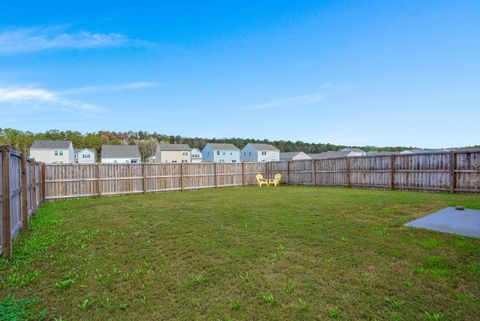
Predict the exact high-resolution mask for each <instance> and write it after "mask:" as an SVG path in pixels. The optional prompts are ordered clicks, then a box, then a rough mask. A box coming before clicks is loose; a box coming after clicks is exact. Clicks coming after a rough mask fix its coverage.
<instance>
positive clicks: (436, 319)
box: [425, 311, 444, 321]
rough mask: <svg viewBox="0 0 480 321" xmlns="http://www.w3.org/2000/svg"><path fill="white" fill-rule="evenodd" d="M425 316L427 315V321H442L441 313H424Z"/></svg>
mask: <svg viewBox="0 0 480 321" xmlns="http://www.w3.org/2000/svg"><path fill="white" fill-rule="evenodd" d="M425 314H426V315H427V318H428V320H430V321H440V320H443V317H444V316H443V313H429V312H427V311H425Z"/></svg>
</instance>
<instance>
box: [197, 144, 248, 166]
mask: <svg viewBox="0 0 480 321" xmlns="http://www.w3.org/2000/svg"><path fill="white" fill-rule="evenodd" d="M202 159H203V161H204V162H214V163H239V162H240V150H239V149H238V147H237V146H235V145H233V144H216V143H208V144H206V145H205V147H204V148H203V150H202Z"/></svg>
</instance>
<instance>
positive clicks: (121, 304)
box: [118, 303, 128, 311]
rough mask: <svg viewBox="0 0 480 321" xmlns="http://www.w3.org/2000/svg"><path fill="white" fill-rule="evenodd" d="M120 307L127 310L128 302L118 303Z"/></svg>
mask: <svg viewBox="0 0 480 321" xmlns="http://www.w3.org/2000/svg"><path fill="white" fill-rule="evenodd" d="M118 308H119V309H120V310H122V311H125V310H127V308H128V304H126V303H120V304H119V305H118Z"/></svg>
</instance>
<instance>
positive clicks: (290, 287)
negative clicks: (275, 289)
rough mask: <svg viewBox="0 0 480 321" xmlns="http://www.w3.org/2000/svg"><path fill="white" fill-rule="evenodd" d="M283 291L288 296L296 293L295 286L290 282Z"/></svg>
mask: <svg viewBox="0 0 480 321" xmlns="http://www.w3.org/2000/svg"><path fill="white" fill-rule="evenodd" d="M283 291H284V292H285V293H287V294H291V293H293V291H295V284H293V283H292V282H288V283H287V285H285V287H284V288H283Z"/></svg>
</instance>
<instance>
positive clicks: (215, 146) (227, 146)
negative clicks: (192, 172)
mask: <svg viewBox="0 0 480 321" xmlns="http://www.w3.org/2000/svg"><path fill="white" fill-rule="evenodd" d="M207 145H210V146H212V148H213V149H226V150H239V149H238V147H237V146H235V145H233V144H217V143H208V144H207Z"/></svg>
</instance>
